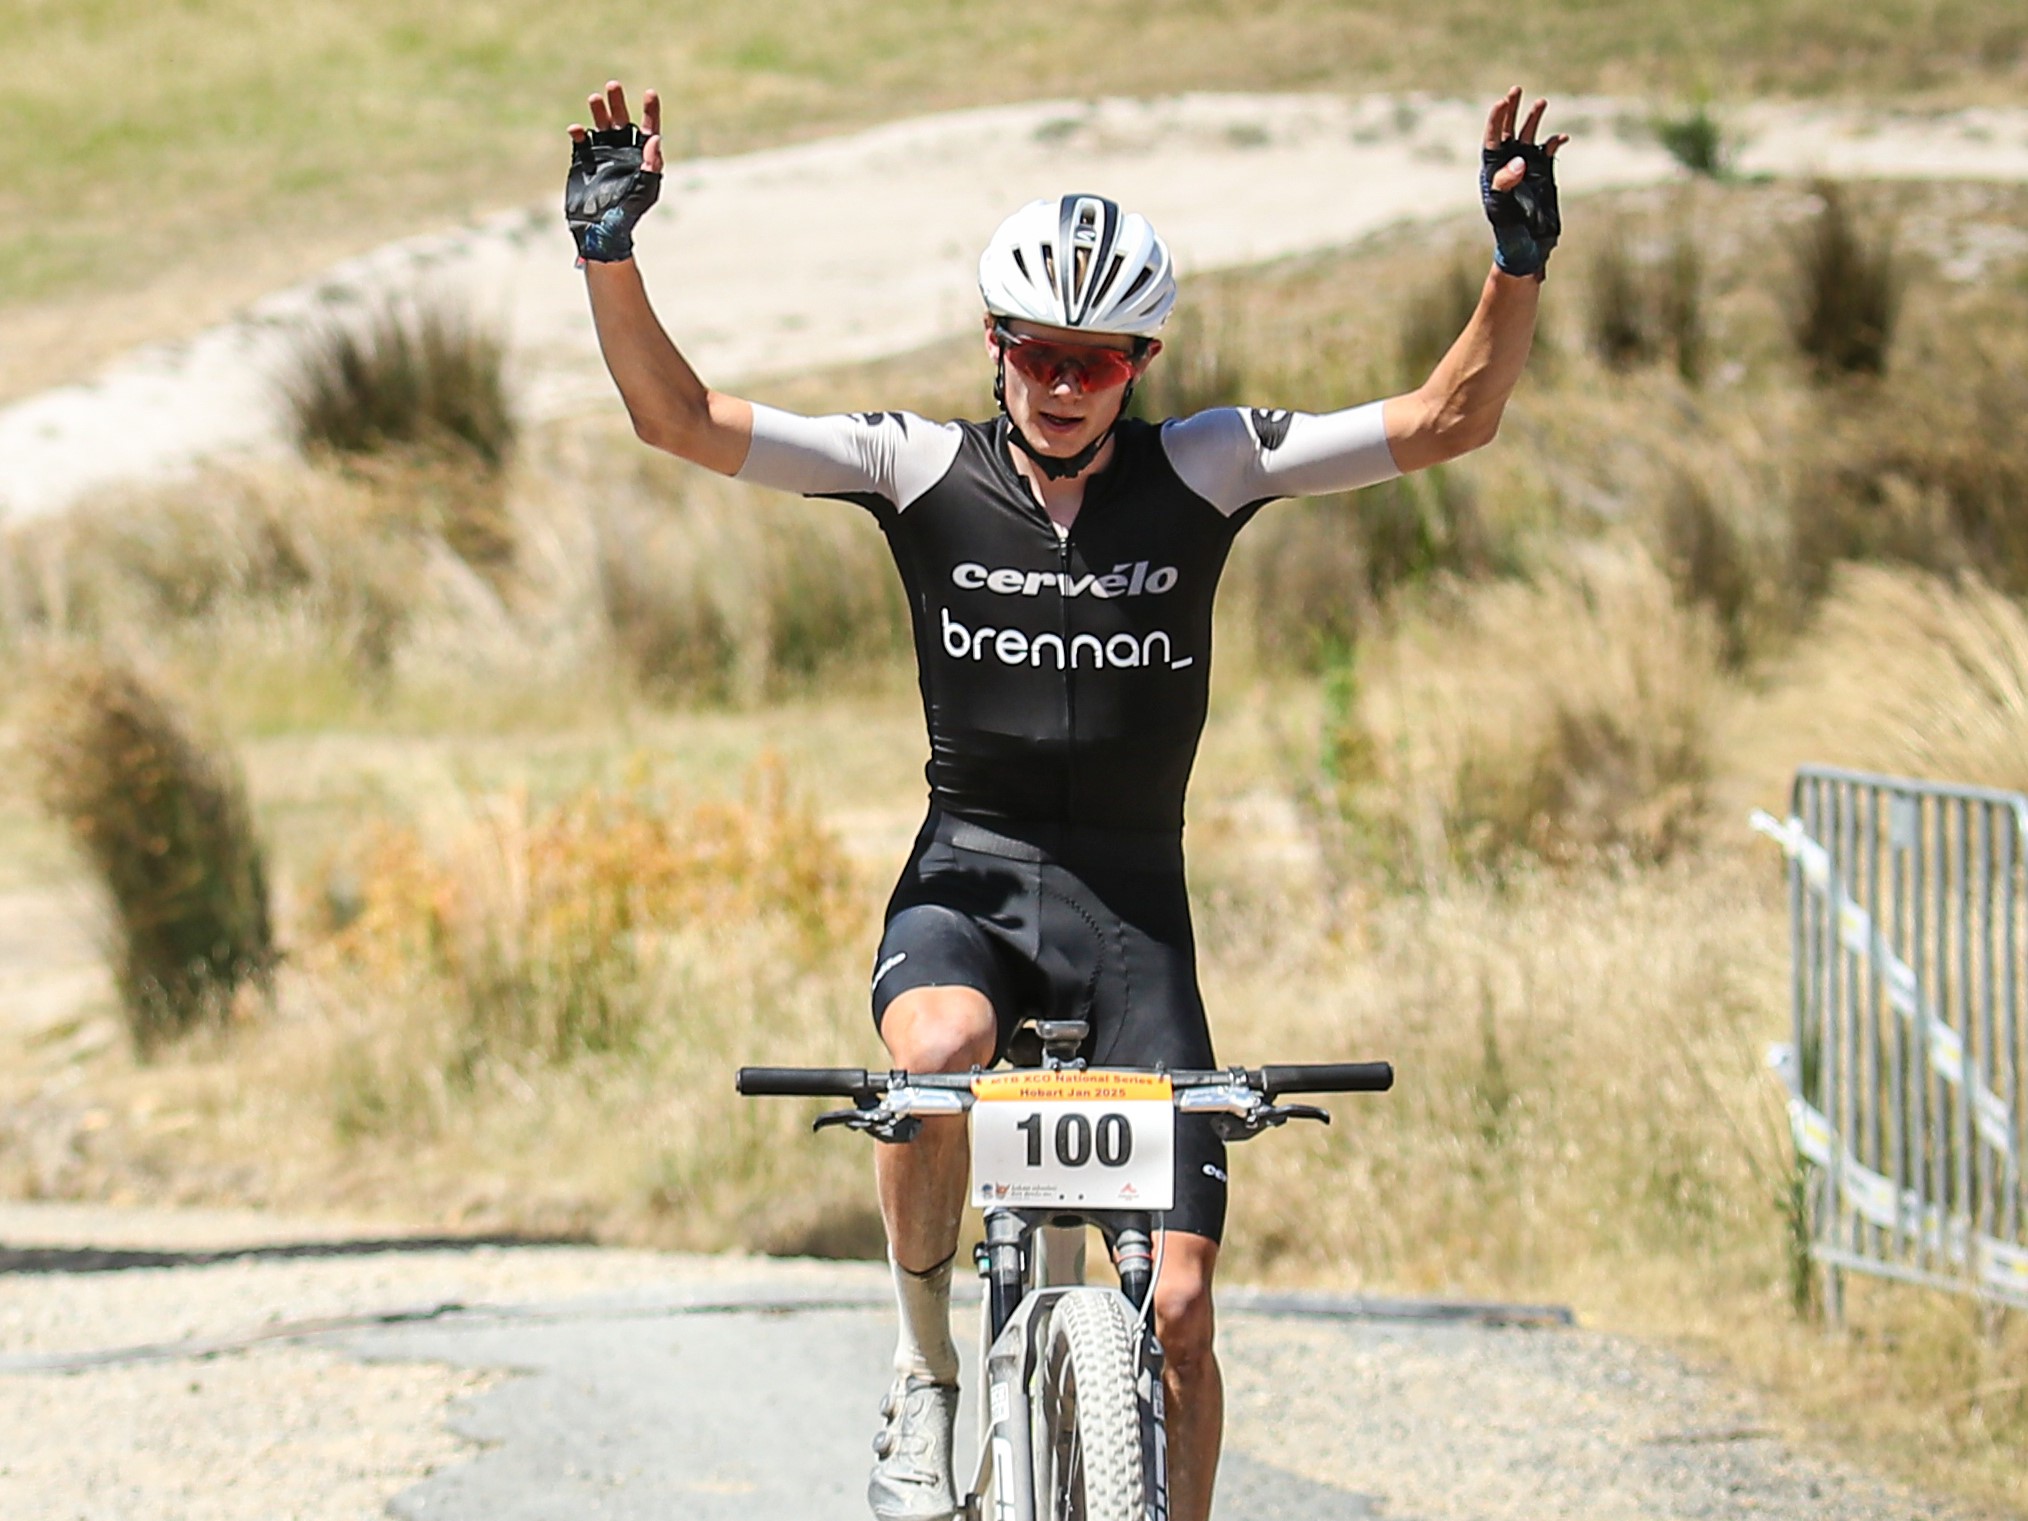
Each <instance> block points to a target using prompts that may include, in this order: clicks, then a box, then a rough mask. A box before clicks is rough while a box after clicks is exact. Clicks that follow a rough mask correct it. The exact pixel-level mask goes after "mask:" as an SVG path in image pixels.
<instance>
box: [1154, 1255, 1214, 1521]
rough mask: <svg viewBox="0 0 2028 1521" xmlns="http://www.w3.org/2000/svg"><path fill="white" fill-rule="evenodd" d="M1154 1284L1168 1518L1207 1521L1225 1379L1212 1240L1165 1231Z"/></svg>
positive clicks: (1183, 1520) (1209, 1514) (1208, 1518)
mask: <svg viewBox="0 0 2028 1521" xmlns="http://www.w3.org/2000/svg"><path fill="white" fill-rule="evenodd" d="M1164 1234H1165V1236H1166V1237H1167V1239H1166V1241H1165V1242H1164V1245H1163V1251H1162V1276H1161V1278H1160V1280H1159V1281H1158V1282H1157V1283H1156V1284H1155V1334H1156V1336H1157V1337H1159V1338H1160V1339H1161V1342H1162V1352H1163V1355H1164V1358H1165V1366H1164V1372H1163V1378H1162V1385H1163V1388H1164V1390H1165V1391H1166V1392H1167V1397H1168V1421H1169V1515H1170V1517H1171V1521H1210V1518H1211V1486H1212V1482H1213V1480H1215V1479H1216V1478H1217V1477H1218V1450H1219V1446H1220V1444H1221V1443H1222V1441H1223V1440H1224V1434H1225V1383H1224V1380H1223V1379H1221V1378H1220V1377H1219V1373H1218V1357H1217V1354H1216V1353H1215V1352H1214V1351H1213V1350H1212V1330H1213V1322H1212V1313H1211V1275H1212V1272H1213V1270H1214V1269H1215V1268H1216V1267H1217V1265H1218V1243H1217V1242H1216V1241H1213V1240H1211V1239H1210V1238H1209V1237H1206V1236H1195V1235H1191V1234H1189V1233H1188V1232H1185V1231H1168V1232H1165V1233H1164Z"/></svg>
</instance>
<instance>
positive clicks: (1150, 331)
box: [979, 195, 1176, 338]
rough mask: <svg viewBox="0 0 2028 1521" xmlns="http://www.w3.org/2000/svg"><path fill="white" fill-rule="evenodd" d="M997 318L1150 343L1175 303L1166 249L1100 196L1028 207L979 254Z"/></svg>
mask: <svg viewBox="0 0 2028 1521" xmlns="http://www.w3.org/2000/svg"><path fill="white" fill-rule="evenodd" d="M979 294H980V295H981V296H983V297H984V298H985V301H986V310H987V311H989V312H991V313H992V314H993V315H994V316H996V317H1020V318H1023V319H1025V320H1026V321H1029V322H1040V323H1043V324H1045V325H1047V326H1049V327H1074V328H1083V329H1084V330H1085V331H1087V332H1092V333H1122V334H1128V335H1131V336H1132V337H1135V338H1152V337H1153V336H1154V335H1155V333H1156V331H1157V330H1158V329H1159V328H1160V327H1161V326H1162V323H1163V322H1164V321H1165V320H1166V319H1167V318H1168V316H1169V309H1170V308H1171V307H1172V306H1174V305H1175V304H1176V276H1175V274H1174V273H1173V272H1172V270H1171V268H1170V264H1169V248H1168V245H1167V244H1165V243H1164V242H1163V241H1162V240H1161V239H1160V238H1159V237H1157V236H1156V235H1155V229H1154V228H1153V227H1151V226H1150V225H1149V224H1148V219H1147V218H1146V217H1144V216H1141V215H1140V214H1139V213H1138V212H1122V211H1121V210H1120V208H1119V206H1118V205H1117V204H1116V203H1115V202H1112V201H1109V200H1107V199H1106V198H1105V197H1104V196H1102V195H1066V196H1063V197H1061V198H1059V199H1057V200H1053V201H1050V200H1042V201H1030V202H1029V203H1028V204H1027V205H1026V206H1023V207H1022V208H1021V209H1020V210H1019V211H1017V212H1015V213H1014V215H1012V216H1011V217H1009V218H1007V220H1006V221H1004V222H1002V223H1001V224H1000V226H999V229H998V230H997V231H996V232H995V233H994V234H993V237H992V240H991V241H990V242H989V243H987V244H986V251H985V252H984V253H982V254H981V255H979Z"/></svg>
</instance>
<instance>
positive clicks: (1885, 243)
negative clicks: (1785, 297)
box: [1789, 182, 1907, 380]
mask: <svg viewBox="0 0 2028 1521" xmlns="http://www.w3.org/2000/svg"><path fill="white" fill-rule="evenodd" d="M1817 194H1818V196H1819V197H1820V198H1821V199H1822V201H1823V206H1822V209H1821V210H1819V211H1818V213H1817V215H1816V216H1815V217H1814V218H1812V219H1811V222H1810V224H1809V227H1808V228H1807V229H1806V230H1805V231H1804V232H1803V233H1802V235H1801V236H1800V237H1798V238H1797V239H1796V240H1795V243H1794V245H1793V258H1794V270H1795V272H1794V286H1793V290H1792V292H1791V296H1790V313H1789V336H1790V337H1791V338H1792V339H1794V341H1795V345H1796V348H1797V350H1798V351H1799V352H1800V353H1801V354H1802V356H1803V358H1804V359H1805V360H1806V361H1807V362H1808V364H1809V366H1810V370H1811V372H1812V373H1813V374H1814V375H1816V376H1817V378H1818V379H1820V380H1830V379H1835V378H1837V377H1839V376H1842V375H1882V374H1885V373H1886V371H1887V361H1888V354H1889V351H1890V350H1891V349H1892V348H1893V346H1894V331H1895V325H1896V323H1897V322H1898V321H1899V320H1900V317H1901V307H1902V298H1903V295H1904V293H1905V291H1906V288H1907V273H1906V270H1905V268H1904V266H1903V263H1902V259H1901V256H1900V254H1899V252H1898V251H1897V249H1896V247H1895V241H1894V234H1893V231H1892V230H1891V229H1889V228H1885V227H1866V226H1862V225H1861V223H1860V220H1859V218H1858V217H1857V215H1856V214H1855V213H1854V212H1853V210H1852V208H1851V204H1850V201H1849V199H1848V197H1847V194H1846V191H1845V190H1844V188H1843V187H1842V186H1839V185H1836V184H1832V183H1829V182H1824V183H1821V184H1819V185H1818V187H1817Z"/></svg>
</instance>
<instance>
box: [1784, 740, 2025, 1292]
mask: <svg viewBox="0 0 2028 1521" xmlns="http://www.w3.org/2000/svg"><path fill="white" fill-rule="evenodd" d="M1753 824H1754V827H1755V828H1756V829H1758V830H1760V831H1761V832H1762V833H1764V834H1766V835H1769V836H1770V837H1772V838H1773V839H1775V840H1777V841H1778V842H1780V844H1781V846H1782V849H1783V851H1784V852H1785V853H1786V854H1787V856H1788V862H1789V919H1790V939H1791V945H1792V951H1793V971H1792V979H1793V989H1792V993H1793V1004H1794V1033H1793V1038H1792V1041H1791V1043H1790V1044H1787V1045H1783V1046H1777V1047H1775V1048H1774V1049H1773V1050H1772V1051H1771V1052H1770V1053H1769V1061H1770V1064H1771V1065H1772V1066H1773V1067H1774V1068H1775V1070H1776V1072H1777V1073H1778V1075H1779V1076H1780V1077H1781V1079H1782V1080H1783V1082H1784V1083H1785V1085H1786V1086H1787V1089H1788V1095H1789V1100H1788V1111H1789V1122H1790V1127H1791V1129H1792V1130H1793V1132H1794V1135H1795V1143H1796V1150H1797V1153H1798V1155H1799V1157H1800V1158H1802V1159H1803V1160H1805V1161H1807V1162H1808V1163H1809V1164H1811V1167H1810V1174H1811V1177H1810V1189H1809V1200H1810V1227H1811V1242H1810V1250H1811V1253H1812V1255H1813V1256H1814V1257H1815V1259H1816V1260H1817V1262H1818V1263H1819V1264H1821V1266H1822V1268H1823V1271H1824V1283H1825V1302H1826V1309H1827V1311H1828V1312H1829V1314H1830V1315H1831V1316H1832V1317H1833V1318H1836V1317H1838V1316H1840V1315H1841V1314H1842V1313H1843V1284H1842V1278H1841V1274H1842V1273H1843V1272H1845V1271H1852V1272H1862V1273H1873V1274H1878V1275H1881V1276H1883V1277H1887V1278H1896V1279H1901V1280H1904V1281H1907V1282H1912V1283H1921V1284H1928V1285H1930V1286H1932V1287H1935V1288H1941V1289H1947V1290H1952V1291H1955V1292H1959V1293H1965V1294H1971V1295H1975V1296H1977V1297H1979V1298H1981V1299H1983V1300H1986V1301H1988V1302H1990V1303H1993V1304H1997V1305H2010V1306H2018V1307H2022V1308H2028V1234H2024V1233H2028V1192H2024V1188H2023V1180H2022V1166H2021V1163H2022V1158H2023V1155H2024V1152H2028V1100H2024V1097H2023V1087H2022V1085H2023V1079H2024V1077H2028V1018H2024V1013H2023V998H2024V996H2028V968H2024V966H2023V963H2022V956H2023V953H2024V950H2028V925H2024V915H2028V795H2023V794H2021V793H2014V792H1995V791H1991V790H1988V789H1985V788H1979V787H1951V786H1940V785H1936V784H1933V783H1929V782H1919V781H1909V780H1906V779H1904V778H1900V777H1888V776H1872V775H1868V774H1865V773H1863V772H1856V771H1838V770H1832V769H1829V768H1826V767H1820V766H1808V767H1805V768H1803V769H1802V770H1801V771H1799V772H1797V773H1796V780H1795V786H1794V789H1793V791H1792V793H1791V796H1790V806H1789V817H1788V818H1787V819H1786V820H1780V819H1776V818H1773V817H1771V816H1770V815H1768V814H1766V813H1758V812H1757V813H1755V814H1754V816H1753Z"/></svg>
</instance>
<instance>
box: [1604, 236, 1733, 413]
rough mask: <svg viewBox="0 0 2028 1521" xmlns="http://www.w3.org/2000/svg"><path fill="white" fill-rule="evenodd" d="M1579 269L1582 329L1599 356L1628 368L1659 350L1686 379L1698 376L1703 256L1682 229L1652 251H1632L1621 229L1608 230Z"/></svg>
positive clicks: (1651, 359)
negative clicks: (1583, 285)
mask: <svg viewBox="0 0 2028 1521" xmlns="http://www.w3.org/2000/svg"><path fill="white" fill-rule="evenodd" d="M1587 274H1588V277H1589V291H1588V297H1589V306H1588V310H1587V316H1588V332H1589V338H1590V342H1591V349H1592V352H1593V353H1594V354H1596V355H1597V356H1598V358H1599V360H1600V362H1601V363H1603V364H1604V365H1606V367H1607V368H1609V369H1615V370H1628V369H1632V368H1634V367H1635V366H1637V365H1644V364H1653V363H1655V362H1656V361H1657V360H1660V359H1663V358H1665V357H1667V358H1670V359H1672V360H1673V361H1674V363H1675V366H1676V373H1677V374H1679V375H1680V376H1682V377H1683V379H1684V380H1685V381H1687V382H1689V383H1690V384H1692V385H1695V384H1696V383H1697V382H1698V381H1699V380H1700V379H1702V378H1703V374H1704V367H1705V359H1706V351H1707V346H1708V341H1709V337H1708V334H1707V332H1706V323H1705V315H1704V256H1703V254H1702V252H1701V251H1700V250H1699V248H1698V246H1697V244H1696V242H1695V241H1694V240H1693V239H1692V237H1691V236H1690V235H1689V234H1688V233H1687V232H1684V231H1681V230H1679V231H1678V232H1677V233H1676V234H1675V235H1674V236H1673V237H1672V238H1670V240H1669V242H1668V244H1667V246H1666V248H1665V249H1664V250H1663V251H1662V253H1661V255H1660V257H1659V258H1657V259H1644V258H1640V257H1637V256H1636V255H1635V254H1634V252H1633V251H1632V250H1631V249H1630V248H1629V246H1628V244H1627V241H1626V237H1625V235H1624V233H1622V232H1619V231H1615V232H1612V233H1610V234H1609V235H1608V236H1607V238H1606V241H1605V242H1604V243H1603V244H1602V245H1601V246H1600V248H1599V251H1598V252H1597V253H1596V254H1595V255H1593V257H1592V262H1591V266H1590V268H1589V270H1588V271H1587Z"/></svg>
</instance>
